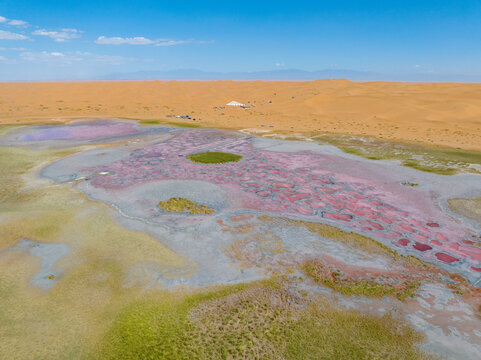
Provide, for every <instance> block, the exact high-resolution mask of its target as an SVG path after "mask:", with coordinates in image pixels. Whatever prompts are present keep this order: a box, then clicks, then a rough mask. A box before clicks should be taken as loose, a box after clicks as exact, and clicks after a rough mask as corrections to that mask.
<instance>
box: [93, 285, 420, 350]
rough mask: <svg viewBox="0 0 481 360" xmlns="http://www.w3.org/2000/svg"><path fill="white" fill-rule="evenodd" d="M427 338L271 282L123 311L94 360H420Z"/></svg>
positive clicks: (391, 322) (391, 319)
mask: <svg viewBox="0 0 481 360" xmlns="http://www.w3.org/2000/svg"><path fill="white" fill-rule="evenodd" d="M420 341H422V336H421V335H420V334H419V333H417V332H416V331H414V330H413V329H412V328H410V327H408V326H407V325H406V324H404V323H403V322H402V321H401V320H399V319H396V318H394V317H393V316H391V315H386V316H383V317H376V316H370V315H362V314H361V313H359V312H357V311H353V310H343V309H335V308H333V307H331V306H330V305H328V304H325V303H314V304H311V305H309V304H308V303H307V302H306V301H305V300H304V299H302V298H299V297H297V296H295V295H292V294H291V293H290V292H288V291H287V290H285V289H283V288H282V287H281V286H276V285H275V284H271V283H268V282H263V283H254V284H252V285H235V286H231V287H225V288H224V289H223V290H218V291H212V292H209V293H202V294H196V295H191V296H188V297H187V298H184V299H170V300H168V301H166V300H163V301H162V300H151V301H148V302H142V301H140V302H135V303H133V304H131V305H130V306H127V307H126V308H125V309H124V310H123V311H121V312H120V313H119V314H118V315H117V317H116V318H115V320H114V324H113V326H112V328H111V329H110V330H109V331H108V332H107V334H106V335H105V337H104V338H103V340H102V341H101V343H100V344H99V346H98V351H96V353H95V354H94V356H93V358H97V359H254V358H257V359H279V358H284V359H366V358H369V359H385V358H390V359H422V358H424V356H423V354H422V353H421V352H420V351H419V350H418V349H417V348H416V344H417V343H418V342H420Z"/></svg>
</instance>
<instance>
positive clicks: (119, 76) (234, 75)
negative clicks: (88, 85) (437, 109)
mask: <svg viewBox="0 0 481 360" xmlns="http://www.w3.org/2000/svg"><path fill="white" fill-rule="evenodd" d="M318 79H348V80H353V81H376V80H384V81H446V82H451V81H452V82H480V81H481V76H476V75H475V76H471V75H462V74H434V73H411V74H382V73H375V72H367V71H356V70H346V69H325V70H319V71H304V70H298V69H285V70H272V71H256V72H228V73H222V72H207V71H202V70H195V69H179V70H166V71H137V72H129V73H120V72H116V73H111V74H108V75H105V76H102V77H99V78H98V79H97V80H286V81H296V80H299V81H303V80H318Z"/></svg>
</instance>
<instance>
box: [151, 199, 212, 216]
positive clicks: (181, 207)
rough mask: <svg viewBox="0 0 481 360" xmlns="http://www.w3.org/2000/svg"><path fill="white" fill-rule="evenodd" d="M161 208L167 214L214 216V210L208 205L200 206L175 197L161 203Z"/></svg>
mask: <svg viewBox="0 0 481 360" xmlns="http://www.w3.org/2000/svg"><path fill="white" fill-rule="evenodd" d="M159 206H160V207H161V209H162V210H163V211H167V212H177V213H178V212H188V213H189V214H191V215H197V214H212V213H213V212H215V210H214V209H212V208H211V207H209V206H207V205H199V204H196V203H195V202H193V201H191V200H189V199H184V198H181V197H173V198H170V199H169V200H167V201H159Z"/></svg>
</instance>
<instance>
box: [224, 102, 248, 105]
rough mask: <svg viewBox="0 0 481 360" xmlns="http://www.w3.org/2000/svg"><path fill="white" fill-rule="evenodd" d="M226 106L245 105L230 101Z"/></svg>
mask: <svg viewBox="0 0 481 360" xmlns="http://www.w3.org/2000/svg"><path fill="white" fill-rule="evenodd" d="M226 106H245V105H244V104H242V103H240V102H237V101H231V102H230V103H228V104H226Z"/></svg>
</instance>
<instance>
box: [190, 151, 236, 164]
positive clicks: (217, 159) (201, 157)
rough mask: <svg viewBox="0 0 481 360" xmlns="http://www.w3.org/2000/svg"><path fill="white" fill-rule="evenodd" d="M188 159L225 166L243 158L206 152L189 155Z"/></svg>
mask: <svg viewBox="0 0 481 360" xmlns="http://www.w3.org/2000/svg"><path fill="white" fill-rule="evenodd" d="M187 159H189V160H191V161H193V162H197V163H202V164H223V163H228V162H237V161H239V160H240V159H242V156H240V155H237V154H232V153H225V152H217V151H214V152H204V153H196V154H191V155H187Z"/></svg>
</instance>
